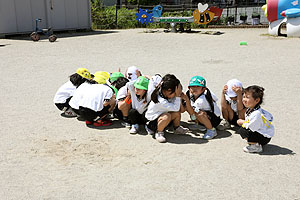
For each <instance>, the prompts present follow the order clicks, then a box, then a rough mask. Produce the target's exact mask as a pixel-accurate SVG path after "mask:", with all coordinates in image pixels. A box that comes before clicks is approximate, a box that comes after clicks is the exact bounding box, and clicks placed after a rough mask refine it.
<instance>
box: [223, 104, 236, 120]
mask: <svg viewBox="0 0 300 200" xmlns="http://www.w3.org/2000/svg"><path fill="white" fill-rule="evenodd" d="M222 115H223V118H224V119H225V120H227V121H231V120H232V119H233V115H234V111H233V110H232V108H231V106H230V105H229V104H226V107H225V106H224V107H222Z"/></svg>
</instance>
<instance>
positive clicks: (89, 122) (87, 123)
mask: <svg viewBox="0 0 300 200" xmlns="http://www.w3.org/2000/svg"><path fill="white" fill-rule="evenodd" d="M85 124H86V125H92V124H93V122H91V121H88V120H86V121H85Z"/></svg>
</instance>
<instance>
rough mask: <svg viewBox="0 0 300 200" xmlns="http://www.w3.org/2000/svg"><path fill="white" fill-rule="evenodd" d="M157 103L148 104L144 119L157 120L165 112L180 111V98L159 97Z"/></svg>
mask: <svg viewBox="0 0 300 200" xmlns="http://www.w3.org/2000/svg"><path fill="white" fill-rule="evenodd" d="M157 100H158V103H154V102H153V101H151V102H150V104H149V106H148V110H147V111H146V115H145V117H146V118H147V119H148V120H150V121H152V120H155V119H157V118H158V117H159V116H160V115H161V114H163V113H166V112H178V111H179V110H180V104H181V98H180V97H175V98H173V99H165V98H163V97H161V96H160V95H158V96H157Z"/></svg>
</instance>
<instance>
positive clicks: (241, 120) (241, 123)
mask: <svg viewBox="0 0 300 200" xmlns="http://www.w3.org/2000/svg"><path fill="white" fill-rule="evenodd" d="M244 122H245V120H243V119H238V120H237V124H238V125H239V126H242V125H243V123H244Z"/></svg>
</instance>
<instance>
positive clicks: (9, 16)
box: [0, 0, 91, 34]
mask: <svg viewBox="0 0 300 200" xmlns="http://www.w3.org/2000/svg"><path fill="white" fill-rule="evenodd" d="M36 18H40V19H42V22H41V23H40V24H39V25H40V28H48V27H50V26H51V27H52V28H53V29H54V30H66V29H89V28H91V9H90V1H89V0H0V34H10V33H25V32H31V31H33V30H34V29H35V19H36Z"/></svg>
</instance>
